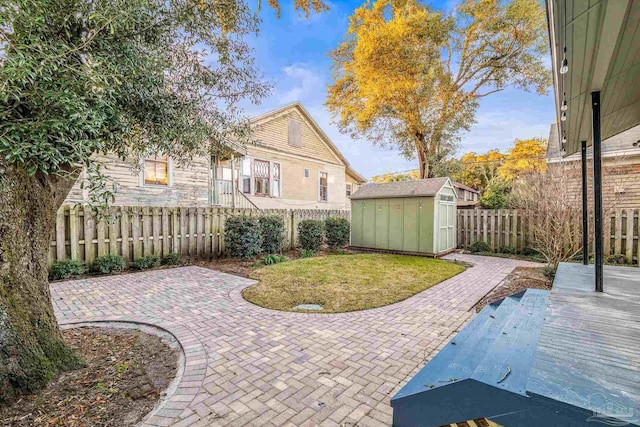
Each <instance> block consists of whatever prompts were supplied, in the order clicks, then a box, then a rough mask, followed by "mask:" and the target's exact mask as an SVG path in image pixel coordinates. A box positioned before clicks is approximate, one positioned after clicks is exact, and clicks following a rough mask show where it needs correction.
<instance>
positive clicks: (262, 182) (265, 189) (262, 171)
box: [253, 159, 270, 196]
mask: <svg viewBox="0 0 640 427" xmlns="http://www.w3.org/2000/svg"><path fill="white" fill-rule="evenodd" d="M269 167H270V166H269V162H267V161H265V160H257V159H256V160H254V161H253V179H254V187H253V188H254V193H255V194H256V195H257V196H268V195H269Z"/></svg>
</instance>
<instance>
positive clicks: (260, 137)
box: [251, 103, 348, 166]
mask: <svg viewBox="0 0 640 427" xmlns="http://www.w3.org/2000/svg"><path fill="white" fill-rule="evenodd" d="M251 122H252V127H253V132H254V138H255V139H256V141H257V144H258V146H260V147H262V148H267V149H270V150H274V151H278V152H282V153H288V154H292V155H296V156H301V157H306V158H311V159H317V160H321V161H324V162H329V163H334V164H339V165H344V166H348V163H347V162H346V160H345V159H344V157H342V155H341V154H340V152H339V151H338V149H337V148H336V147H335V146H334V145H333V143H332V142H331V141H330V140H329V138H328V137H327V136H326V135H325V134H324V132H322V130H321V129H320V128H319V127H318V125H317V123H315V121H314V120H313V119H312V118H311V117H310V116H309V114H308V113H307V112H306V110H304V108H303V107H302V106H301V105H300V104H299V103H295V104H291V105H288V106H286V107H282V108H280V109H277V110H274V111H270V112H268V113H266V114H264V115H262V116H258V117H256V118H254V119H253V120H252V121H251ZM290 122H291V124H290ZM298 129H299V130H298ZM298 132H299V133H298Z"/></svg>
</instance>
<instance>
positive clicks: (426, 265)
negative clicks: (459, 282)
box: [243, 254, 464, 313]
mask: <svg viewBox="0 0 640 427" xmlns="http://www.w3.org/2000/svg"><path fill="white" fill-rule="evenodd" d="M463 270H464V267H462V266H460V265H458V264H454V263H452V262H448V261H443V260H440V259H433V258H425V257H417V256H408V255H389V254H355V255H328V256H322V257H316V258H301V259H297V260H294V261H288V262H284V263H281V264H276V265H270V266H267V267H264V268H261V269H258V270H255V271H254V272H252V273H251V274H250V277H251V278H252V279H256V280H259V283H258V284H256V285H253V286H251V287H249V288H247V289H246V290H245V291H244V292H243V295H244V298H245V299H246V300H247V301H250V302H252V303H254V304H257V305H259V306H262V307H267V308H272V309H275V310H285V311H296V310H294V309H293V307H295V306H296V305H298V304H321V305H322V306H324V309H323V310H322V311H321V312H322V313H340V312H345V311H355V310H364V309H367V308H375V307H382V306H385V305H388V304H393V303H394V302H398V301H402V300H404V299H406V298H409V297H410V296H412V295H415V294H417V293H419V292H422V291H424V290H425V289H427V288H429V287H431V286H433V285H435V284H437V283H440V282H442V281H443V280H446V279H448V278H450V277H453V276H455V275H456V274H458V273H460V272H462V271H463Z"/></svg>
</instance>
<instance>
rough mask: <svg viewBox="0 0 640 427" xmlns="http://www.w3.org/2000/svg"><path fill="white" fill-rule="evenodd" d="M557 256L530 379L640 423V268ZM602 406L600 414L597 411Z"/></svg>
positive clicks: (571, 400)
mask: <svg viewBox="0 0 640 427" xmlns="http://www.w3.org/2000/svg"><path fill="white" fill-rule="evenodd" d="M593 289H594V269H593V266H584V265H581V264H568V263H567V264H560V266H559V268H558V271H557V273H556V279H555V281H554V283H553V289H552V291H551V294H550V297H549V303H548V305H547V311H546V315H545V321H544V323H543V325H542V329H541V333H540V339H539V342H538V350H537V351H536V355H535V358H534V362H533V366H532V369H531V374H530V378H529V381H528V384H527V392H528V393H529V394H532V393H533V394H537V395H540V396H544V397H546V398H550V399H553V400H555V401H559V402H563V403H566V404H569V405H572V406H574V407H578V408H584V409H587V410H590V411H593V412H594V416H596V417H600V418H604V417H611V418H616V419H619V420H621V421H624V422H628V423H629V424H631V425H635V424H638V423H640V269H637V268H631V267H612V266H605V268H604V292H603V293H596V292H594V290H593ZM598 414H599V415H598Z"/></svg>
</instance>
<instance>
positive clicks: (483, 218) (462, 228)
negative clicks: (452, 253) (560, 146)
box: [457, 209, 640, 265]
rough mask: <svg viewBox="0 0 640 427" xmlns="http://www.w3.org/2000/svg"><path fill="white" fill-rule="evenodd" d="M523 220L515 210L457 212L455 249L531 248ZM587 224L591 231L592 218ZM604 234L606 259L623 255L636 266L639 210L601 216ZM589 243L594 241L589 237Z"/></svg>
mask: <svg viewBox="0 0 640 427" xmlns="http://www.w3.org/2000/svg"><path fill="white" fill-rule="evenodd" d="M525 218H526V217H525V216H523V215H522V212H519V211H518V210H515V209H459V210H458V213H457V220H458V224H457V226H458V247H460V248H464V249H468V248H469V246H470V245H471V244H472V243H473V242H476V241H478V240H480V241H483V242H487V243H488V244H489V245H490V246H491V249H492V250H494V251H496V250H499V249H500V247H501V246H510V247H513V248H515V249H517V250H522V249H524V248H525V247H532V246H534V245H533V242H532V237H531V230H530V229H529V227H528V224H527V223H526V220H525ZM589 225H590V229H591V230H593V218H589ZM607 231H609V234H608V235H607ZM604 233H605V239H604V254H605V256H606V255H613V254H622V255H625V256H626V258H627V260H628V261H629V262H631V263H633V264H636V265H637V264H638V259H640V245H639V241H640V237H639V236H640V209H614V210H611V211H610V212H609V213H607V214H605V216H604ZM607 236H608V238H607ZM589 241H590V242H592V241H593V238H592V237H591V236H589ZM591 249H592V248H591Z"/></svg>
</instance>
